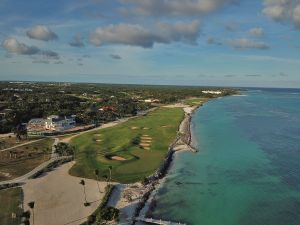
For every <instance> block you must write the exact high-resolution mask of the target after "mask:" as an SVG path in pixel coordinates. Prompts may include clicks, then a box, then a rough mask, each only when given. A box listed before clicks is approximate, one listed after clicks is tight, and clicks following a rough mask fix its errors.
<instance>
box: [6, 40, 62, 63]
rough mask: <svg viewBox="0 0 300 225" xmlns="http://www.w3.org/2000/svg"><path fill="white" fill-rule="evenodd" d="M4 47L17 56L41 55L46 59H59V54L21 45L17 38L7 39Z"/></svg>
mask: <svg viewBox="0 0 300 225" xmlns="http://www.w3.org/2000/svg"><path fill="white" fill-rule="evenodd" d="M2 47H3V48H4V49H5V50H6V51H7V52H8V53H13V54H17V55H39V57H43V58H44V59H59V54H58V53H57V52H54V51H51V50H41V49H39V48H38V47H36V46H28V45H26V44H24V43H20V42H19V41H18V40H17V39H15V38H7V39H5V40H4V41H3V43H2Z"/></svg>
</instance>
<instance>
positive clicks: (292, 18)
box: [263, 0, 300, 28]
mask: <svg viewBox="0 0 300 225" xmlns="http://www.w3.org/2000/svg"><path fill="white" fill-rule="evenodd" d="M263 13H264V14H265V15H266V16H268V17H270V18H271V19H273V20H275V21H279V22H290V23H292V24H294V25H295V27H298V28H300V1H299V0H264V9H263Z"/></svg>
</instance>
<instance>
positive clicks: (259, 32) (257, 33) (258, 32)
mask: <svg viewBox="0 0 300 225" xmlns="http://www.w3.org/2000/svg"><path fill="white" fill-rule="evenodd" d="M248 33H249V34H250V35H251V36H252V37H262V36H264V34H265V32H264V29H263V28H261V27H253V28H251V29H250V30H249V31H248Z"/></svg>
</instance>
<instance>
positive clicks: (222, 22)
mask: <svg viewBox="0 0 300 225" xmlns="http://www.w3.org/2000/svg"><path fill="white" fill-rule="evenodd" d="M0 43H1V47H0V68H1V71H0V80H39V81H73V82H99V83H147V84H182V85H216V86H220V85H222V86H267V87H269V86H270V87H300V75H299V71H300V0H284V1H283V0H252V1H246V0H109V1H108V0H56V1H46V0H26V1H16V0H1V1H0Z"/></svg>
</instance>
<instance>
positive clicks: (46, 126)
mask: <svg viewBox="0 0 300 225" xmlns="http://www.w3.org/2000/svg"><path fill="white" fill-rule="evenodd" d="M75 126H76V122H75V116H74V115H73V116H64V117H60V116H56V115H53V116H49V117H47V118H46V119H43V118H35V119H31V120H30V121H29V122H28V123H27V133H28V135H45V134H51V133H55V132H63V131H65V130H68V129H71V128H74V127H75Z"/></svg>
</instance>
